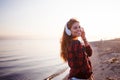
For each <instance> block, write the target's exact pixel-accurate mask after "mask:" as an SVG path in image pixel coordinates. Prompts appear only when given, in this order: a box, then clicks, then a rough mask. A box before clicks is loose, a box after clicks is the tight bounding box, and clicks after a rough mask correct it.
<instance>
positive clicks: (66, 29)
mask: <svg viewBox="0 0 120 80" xmlns="http://www.w3.org/2000/svg"><path fill="white" fill-rule="evenodd" d="M65 32H66V34H67V35H68V36H71V31H70V29H68V27H67V24H66V25H65Z"/></svg>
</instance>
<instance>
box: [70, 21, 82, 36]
mask: <svg viewBox="0 0 120 80" xmlns="http://www.w3.org/2000/svg"><path fill="white" fill-rule="evenodd" d="M71 33H72V36H73V37H79V36H81V29H80V25H79V22H75V23H74V24H73V25H72V27H71Z"/></svg>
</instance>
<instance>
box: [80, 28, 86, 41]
mask: <svg viewBox="0 0 120 80" xmlns="http://www.w3.org/2000/svg"><path fill="white" fill-rule="evenodd" d="M81 38H82V39H85V38H86V37H85V31H84V28H82V27H81Z"/></svg>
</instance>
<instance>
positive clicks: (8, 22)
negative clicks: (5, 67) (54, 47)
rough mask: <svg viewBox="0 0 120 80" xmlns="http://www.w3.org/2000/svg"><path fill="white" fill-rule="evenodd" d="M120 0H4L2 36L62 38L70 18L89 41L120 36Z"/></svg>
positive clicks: (0, 10)
mask: <svg viewBox="0 0 120 80" xmlns="http://www.w3.org/2000/svg"><path fill="white" fill-rule="evenodd" d="M119 4H120V1H119V0H0V36H26V37H27V36H29V37H36V38H56V39H58V38H60V37H61V36H62V33H63V29H64V25H65V24H66V22H67V21H68V20H69V19H70V18H76V19H77V20H79V22H80V25H81V26H82V27H83V28H84V29H85V32H86V37H87V38H88V40H89V41H95V40H101V39H103V40H104V39H111V38H119V37H120V31H119V27H120V22H119V21H120V9H119V8H120V5H119Z"/></svg>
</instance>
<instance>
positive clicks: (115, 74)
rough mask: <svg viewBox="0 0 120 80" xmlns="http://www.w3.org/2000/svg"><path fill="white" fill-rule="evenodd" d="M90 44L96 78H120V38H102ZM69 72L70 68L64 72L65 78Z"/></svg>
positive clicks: (101, 79)
mask: <svg viewBox="0 0 120 80" xmlns="http://www.w3.org/2000/svg"><path fill="white" fill-rule="evenodd" d="M90 45H91V47H92V49H93V55H92V57H90V60H91V62H92V66H93V75H94V80H120V39H112V40H100V41H95V42H90ZM68 73H69V70H68V71H67V72H66V73H63V74H66V76H65V77H64V78H62V79H63V80H67V77H68ZM63 74H61V75H63ZM60 77H61V76H59V77H58V78H60ZM58 78H57V80H59V79H58Z"/></svg>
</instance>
